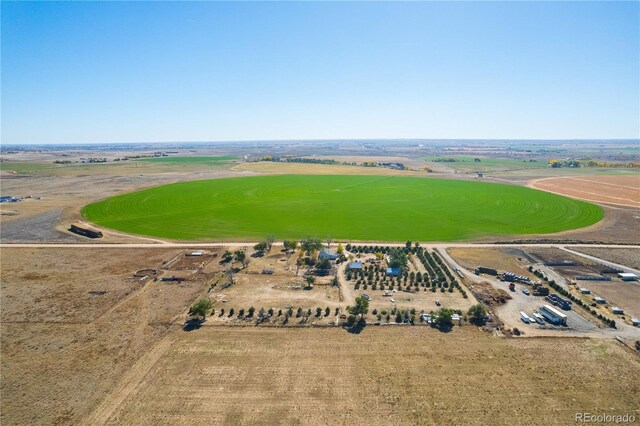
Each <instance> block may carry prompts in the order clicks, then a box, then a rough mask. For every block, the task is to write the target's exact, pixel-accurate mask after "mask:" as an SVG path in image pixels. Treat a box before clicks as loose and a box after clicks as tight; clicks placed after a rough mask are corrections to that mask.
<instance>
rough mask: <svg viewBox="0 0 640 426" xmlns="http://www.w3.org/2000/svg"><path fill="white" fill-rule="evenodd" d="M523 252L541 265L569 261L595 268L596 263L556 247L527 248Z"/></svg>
mask: <svg viewBox="0 0 640 426" xmlns="http://www.w3.org/2000/svg"><path fill="white" fill-rule="evenodd" d="M524 250H525V251H526V252H527V253H528V254H530V255H532V256H533V257H534V258H535V259H536V260H539V261H540V262H541V263H545V262H563V261H569V262H576V263H577V264H578V265H588V266H596V263H595V262H592V261H590V260H589V259H586V258H584V257H581V256H577V255H575V254H573V253H569V252H566V251H564V250H562V249H559V248H556V247H527V248H525V249H524ZM554 269H555V267H554Z"/></svg>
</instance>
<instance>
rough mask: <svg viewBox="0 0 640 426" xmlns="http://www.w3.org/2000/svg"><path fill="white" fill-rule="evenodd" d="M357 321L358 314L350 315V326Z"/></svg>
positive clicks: (348, 322) (348, 320) (348, 323)
mask: <svg viewBox="0 0 640 426" xmlns="http://www.w3.org/2000/svg"><path fill="white" fill-rule="evenodd" d="M355 323H356V316H355V315H349V317H348V318H347V325H348V326H349V327H352V326H353V325H354V324H355Z"/></svg>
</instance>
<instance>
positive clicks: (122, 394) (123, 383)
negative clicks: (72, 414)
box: [80, 335, 173, 426]
mask: <svg viewBox="0 0 640 426" xmlns="http://www.w3.org/2000/svg"><path fill="white" fill-rule="evenodd" d="M172 342H173V337H172V336H171V335H168V336H166V337H165V338H164V339H163V340H161V341H160V342H159V343H158V344H157V345H155V346H154V347H153V349H151V350H150V351H149V352H147V353H146V354H145V355H144V356H142V357H141V358H140V359H139V360H138V361H137V362H136V363H135V364H134V365H133V366H132V367H131V368H130V369H129V371H127V372H126V373H125V375H124V377H123V378H122V380H120V383H119V384H118V385H117V386H116V387H115V388H114V389H113V391H112V392H111V393H110V394H109V395H108V396H107V397H106V398H105V399H103V400H102V402H101V403H100V404H99V405H98V406H97V407H96V409H95V410H93V412H92V413H91V414H90V415H89V416H88V417H87V418H86V419H84V420H83V421H82V422H81V423H80V424H81V425H84V426H93V425H103V424H106V423H107V422H108V421H109V419H110V418H111V416H112V415H113V414H114V413H115V412H116V411H117V410H118V408H119V407H120V406H121V405H122V403H123V402H124V401H125V400H126V399H128V397H129V396H131V395H133V394H134V393H135V392H136V391H137V389H138V386H139V385H140V383H141V382H142V380H143V379H144V377H145V376H146V375H147V374H148V373H149V371H151V369H152V368H153V366H154V365H155V364H156V362H158V360H159V359H160V358H161V357H162V355H164V353H165V352H166V351H167V350H168V349H169V347H170V346H171V343H172Z"/></svg>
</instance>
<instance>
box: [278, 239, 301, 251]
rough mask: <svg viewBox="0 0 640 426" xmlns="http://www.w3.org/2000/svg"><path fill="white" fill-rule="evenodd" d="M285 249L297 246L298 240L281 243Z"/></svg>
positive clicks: (293, 248) (292, 248)
mask: <svg viewBox="0 0 640 426" xmlns="http://www.w3.org/2000/svg"><path fill="white" fill-rule="evenodd" d="M282 245H283V247H284V249H285V250H287V251H288V250H295V249H296V247H298V242H297V241H295V240H287V241H284V242H283V243H282Z"/></svg>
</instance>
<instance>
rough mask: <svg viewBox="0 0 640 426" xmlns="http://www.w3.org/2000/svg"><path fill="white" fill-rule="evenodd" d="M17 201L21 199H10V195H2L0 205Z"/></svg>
mask: <svg viewBox="0 0 640 426" xmlns="http://www.w3.org/2000/svg"><path fill="white" fill-rule="evenodd" d="M18 201H22V198H20V197H12V196H11V195H3V196H2V197H0V203H17V202H18Z"/></svg>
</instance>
